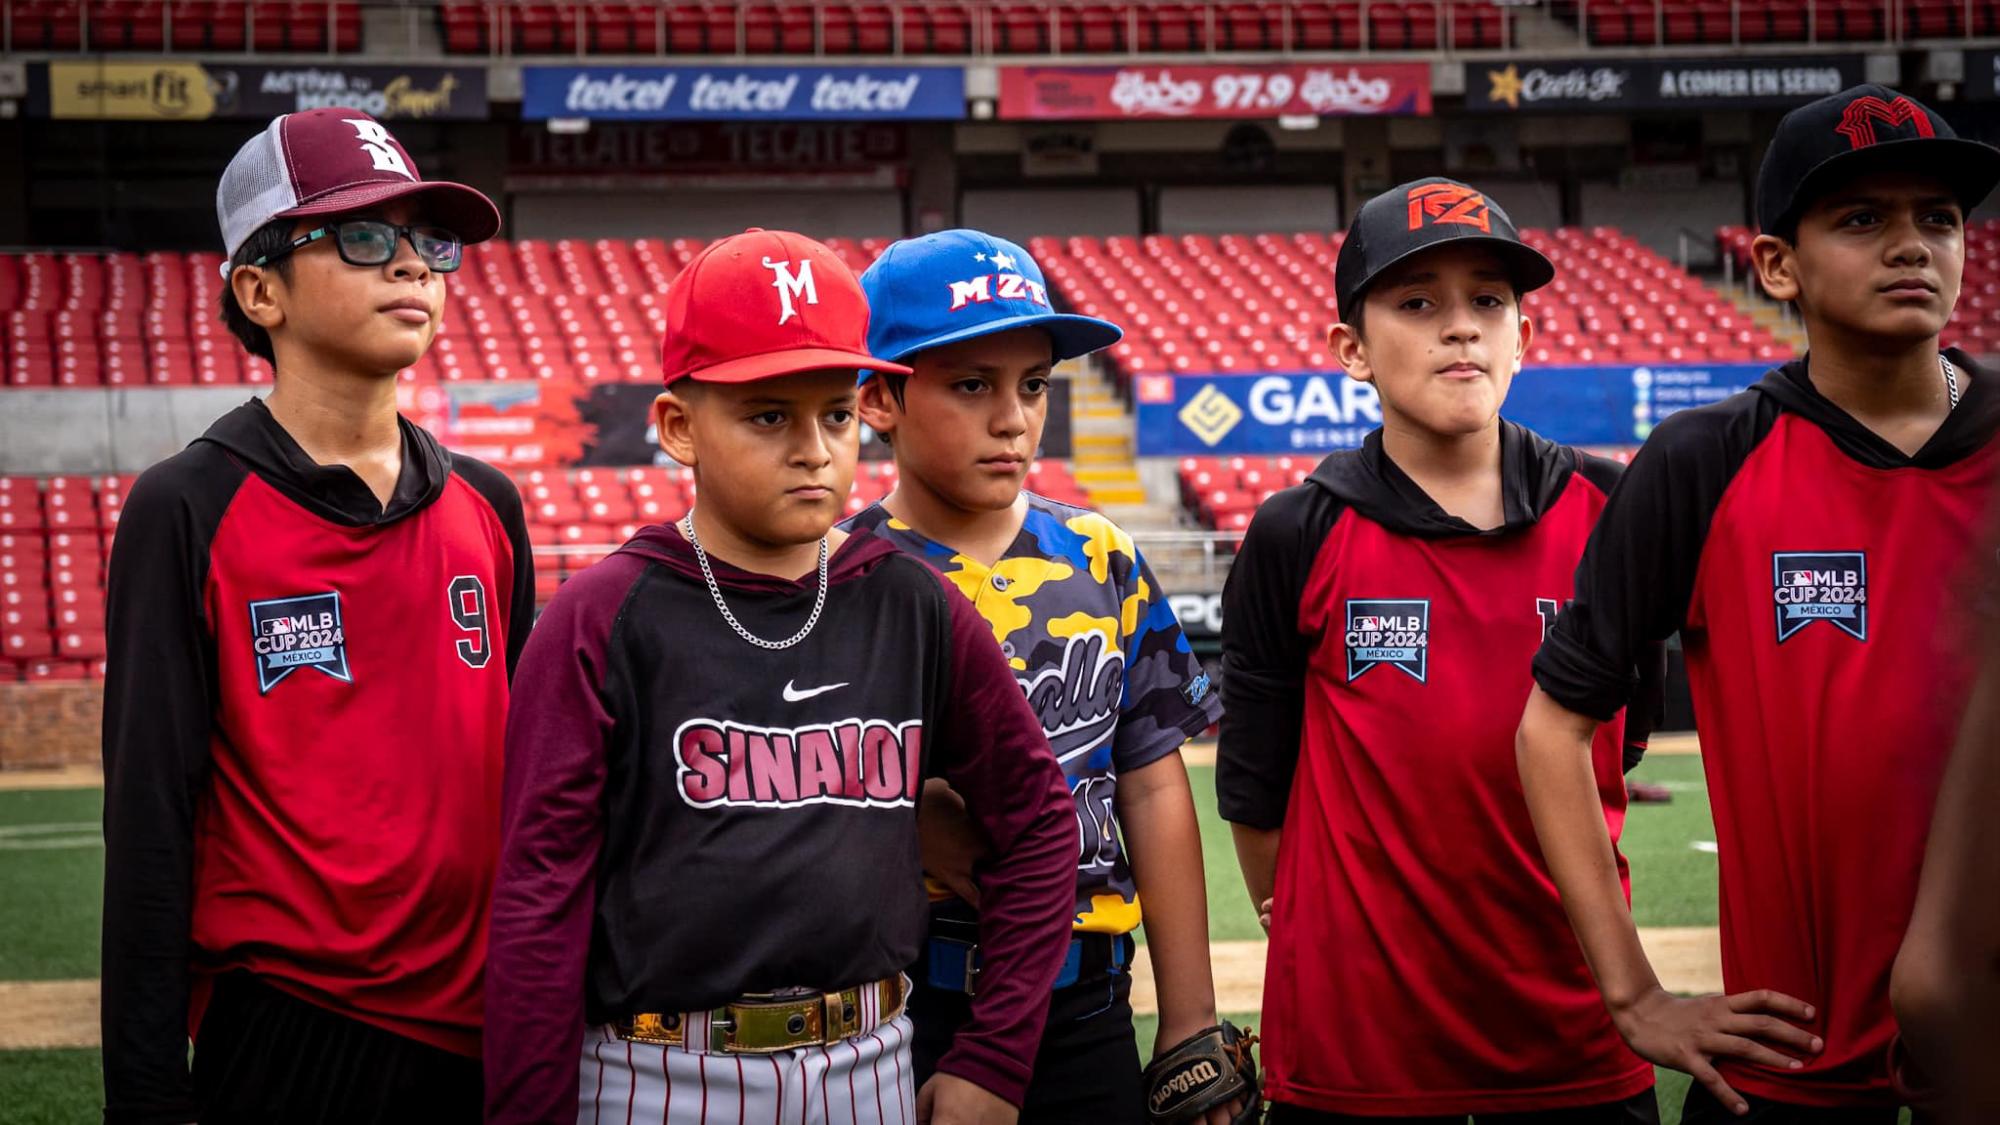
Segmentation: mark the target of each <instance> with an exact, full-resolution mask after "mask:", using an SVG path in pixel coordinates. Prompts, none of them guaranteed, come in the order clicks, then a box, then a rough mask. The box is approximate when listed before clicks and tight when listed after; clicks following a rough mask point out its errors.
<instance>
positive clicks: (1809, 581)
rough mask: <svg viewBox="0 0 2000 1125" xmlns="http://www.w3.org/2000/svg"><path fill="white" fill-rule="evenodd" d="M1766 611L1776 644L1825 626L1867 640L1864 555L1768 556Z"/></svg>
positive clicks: (1806, 553) (1784, 553) (1808, 553)
mask: <svg viewBox="0 0 2000 1125" xmlns="http://www.w3.org/2000/svg"><path fill="white" fill-rule="evenodd" d="M1771 606H1772V611H1773V613H1774V614H1775V616H1776V620H1777V629H1778V643H1779V644H1784V643H1785V642H1786V641H1788V640H1791V639H1792V638H1793V637H1795V636H1797V635H1798V634H1799V632H1800V630H1802V629H1805V628H1807V627H1808V626H1811V625H1813V624H1816V623H1819V622H1824V623H1826V624H1828V625H1831V626H1832V627H1833V628H1835V629H1838V630H1840V631H1841V632H1843V633H1845V634H1847V635H1848V636H1850V637H1853V638H1854V639H1855V640H1857V641H1866V640H1867V639H1868V553H1867V552H1866V551H1778V552H1774V553H1773V554H1772V555H1771Z"/></svg>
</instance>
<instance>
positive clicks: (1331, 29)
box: [0, 0, 2000, 57]
mask: <svg viewBox="0 0 2000 1125" xmlns="http://www.w3.org/2000/svg"><path fill="white" fill-rule="evenodd" d="M368 6H369V7H379V8H391V9H395V10H400V11H402V12H405V13H406V14H407V15H408V16H409V18H408V19H407V20H405V21H404V25H405V27H406V29H407V30H405V31H403V32H401V33H400V34H401V37H403V38H404V39H405V40H406V41H404V42H400V43H395V42H372V43H368V44H367V46H368V48H369V49H370V51H371V52H372V53H382V52H390V53H394V54H397V55H406V56H415V55H422V54H426V53H438V52H441V53H442V54H445V55H454V56H470V55H486V56H543V55H566V56H654V57H658V56H696V57H714V56H719V55H733V56H756V57H764V56H779V57H787V56H874V57H936V56H945V57H953V56H972V57H983V56H1024V55H1026V56H1064V55H1125V56H1145V55H1196V56H1199V55H1216V54H1221V55H1241V54H1292V53H1312V52H1342V53H1347V52H1361V53H1373V52H1422V53H1440V52H1442V53H1451V52H1456V51H1484V50H1502V49H1506V48H1509V47H1513V46H1517V45H1520V44H1522V43H1524V42H1527V41H1528V39H1529V37H1527V36H1524V35H1523V34H1521V32H1522V30H1523V29H1524V28H1528V27H1530V26H1532V29H1533V30H1532V41H1533V43H1534V45H1535V46H1536V47H1537V48H1538V49H1546V48H1548V47H1550V46H1555V47H1561V46H1563V45H1564V44H1563V39H1564V31H1565V29H1567V30H1568V32H1569V33H1570V34H1572V35H1574V37H1575V38H1574V42H1575V45H1576V46H1578V47H1585V48H1588V47H1606V48H1614V49H1615V48H1629V47H1647V46H1661V45H1668V46H1674V45H1679V46H1688V47H1695V48H1727V47H1760V46H1766V45H1771V44H1785V45H1808V46H1810V45H1817V44H1827V45H1839V44H1848V45H1852V44H1867V43H1883V44H1890V43H1900V42H1908V41H1913V40H1927V39H1931V40H1940V39H1941V40H1957V39H1964V38H1978V37H2000V0H1549V2H1548V3H1546V4H1533V5H1530V4H1521V3H1511V2H1506V0H1000V2H970V0H966V2H950V0H931V2H914V3H891V2H881V0H845V2H837V0H733V2H732V0H723V2H718V3H683V2H662V0H442V2H432V0H415V2H408V0H406V2H401V3H394V4H388V3H379V2H377V0H368ZM362 13H363V3H362V0H0V52H8V53H11V52H46V53H58V54H59V53H67V52H75V53H92V52H136V53H150V54H159V53H174V52H180V53H204V54H233V53H257V54H263V53H277V54H286V53H290V54H333V55H339V54H348V53H355V52H358V51H360V50H361V49H362V47H363V28H362V24H363V18H362ZM432 20H435V27H436V36H435V38H433V37H431V36H429V35H428V34H426V31H427V30H428V27H429V25H430V21H432ZM420 25H422V26H420ZM384 26H385V24H377V25H376V30H377V33H378V35H380V34H384V33H383V32H382V28H383V27H384ZM386 26H394V21H386Z"/></svg>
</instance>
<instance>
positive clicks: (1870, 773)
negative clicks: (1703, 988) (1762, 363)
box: [1535, 352, 2000, 1106]
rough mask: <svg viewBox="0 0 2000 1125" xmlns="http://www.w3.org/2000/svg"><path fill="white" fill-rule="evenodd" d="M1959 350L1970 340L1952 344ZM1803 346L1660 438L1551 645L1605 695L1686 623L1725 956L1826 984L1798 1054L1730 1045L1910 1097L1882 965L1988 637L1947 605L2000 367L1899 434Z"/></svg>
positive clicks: (1785, 1078)
mask: <svg viewBox="0 0 2000 1125" xmlns="http://www.w3.org/2000/svg"><path fill="white" fill-rule="evenodd" d="M1950 354H1951V358H1952V359H1953V361H1954V362H1956V363H1957V364H1959V366H1960V367H1961V368H1962V369H1970V368H1971V366H1972V365H1971V362H1970V361H1969V360H1968V359H1967V358H1966V357H1965V356H1964V355H1962V354H1961V353H1957V352H1953V353H1950ZM1806 372H1807V367H1806V362H1805V361H1804V360H1800V361H1798V362H1795V363H1791V364H1788V365H1786V366H1785V367H1783V368H1781V369H1779V370H1776V371H1773V372H1771V373H1770V374H1769V375H1766V376H1765V377H1764V379H1763V380H1762V381H1760V382H1759V383H1758V384H1757V385H1756V386H1754V387H1752V388H1751V389H1749V390H1748V391H1745V392H1743V393H1742V394H1739V395H1736V396H1734V397H1732V398H1730V399H1728V400H1726V401H1723V402H1720V403H1717V404H1715V405H1713V406H1708V407H1702V408H1700V409H1696V410H1689V411H1683V412H1681V413H1679V414H1675V415H1674V416H1672V417H1671V418H1669V419H1667V420H1666V421H1665V422H1663V423H1661V425H1660V428H1659V429H1658V430H1657V431H1655V432H1654V434H1653V435H1652V437H1651V438H1650V439H1648V441H1647V442H1646V445H1645V448H1643V449H1642V450H1641V451H1640V453H1639V456H1638V457H1637V459H1635V460H1634V461H1633V463H1632V467H1631V468H1630V469H1629V470H1628V471H1627V472H1626V474H1625V478H1624V482H1623V483H1622V484H1621V485H1620V486H1619V489H1618V491H1617V493H1616V494H1615V495H1613V497H1612V501H1611V505H1610V506H1609V507H1608V508H1607V509H1606V510H1605V513H1604V517H1603V519H1602V521H1601V522H1600V524H1599V527H1598V533H1597V537H1596V538H1595V539H1593V540H1592V542H1591V546H1590V550H1589V552H1588V553H1586V555H1585V556H1584V560H1583V564H1582V566H1581V567H1580V568H1579V570H1578V577H1577V590H1576V601H1575V604H1574V605H1573V606H1572V607H1571V608H1570V609H1568V610H1567V611H1565V612H1564V613H1563V615H1562V617H1561V619H1560V620H1559V621H1558V622H1557V624H1556V627H1555V628H1554V629H1553V630H1551V632H1550V634H1549V638H1548V641H1547V643H1546V644H1545V645H1544V647H1543V649H1542V651H1541V653H1540V654H1539V655H1538V656H1537V657H1536V659H1535V678H1536V680H1537V681H1538V682H1539V683H1540V684H1541V686H1542V688H1543V690H1545V691H1546V692H1548V694H1549V695H1550V696H1551V697H1552V698H1554V699H1555V700H1556V702H1558V703H1561V704H1562V705H1563V706H1565V707H1567V708H1569V709H1570V710H1572V711H1576V712H1578V713H1580V714H1585V715H1591V716H1596V717H1600V718H1601V717H1605V716H1608V715H1610V714H1611V713H1612V712H1613V711H1615V710H1616V708H1617V707H1618V706H1619V705H1620V704H1621V703H1623V701H1624V698H1625V681H1624V679H1623V677H1622V675H1621V674H1620V669H1621V668H1622V667H1623V665H1624V663H1625V662H1626V660H1627V659H1628V656H1629V653H1630V652H1631V650H1632V648H1633V646H1634V645H1637V644H1642V643H1646V642H1649V641H1652V640H1656V639H1658V638H1662V637H1665V636H1667V635H1668V634H1670V633H1672V632H1674V631H1675V630H1676V629H1678V630H1680V632H1681V638H1682V644H1683V646H1684V647H1685V649H1686V653H1687V666H1688V680H1689V686H1690V688H1691V690H1692V692H1693V695H1694V710H1695V715H1696V725H1697V726H1698V728H1699V730H1700V733H1701V746H1702V763H1703V767H1704V769H1705V770H1706V771H1707V774H1708V785H1709V797H1710V801H1711V803H1712V806H1713V808H1714V812H1715V832H1716V843H1717V846H1718V849H1719V856H1718V860H1719V868H1720V870H1719V874H1720V883H1721V922H1722V927H1721V928H1722V977H1723V984H1724V986H1725V987H1726V988H1727V989H1728V990H1729V991H1730V992H1738V991H1742V990H1745V989H1753V988H1771V989H1776V990H1778V991H1780V992H1784V993H1788V994H1790V995H1792V996H1796V997H1798V998H1799V999H1801V1000H1803V1001H1805V1002H1806V1003H1808V1004H1811V1005H1813V1006H1814V1009H1815V1014H1814V1018H1813V1019H1811V1020H1808V1021H1805V1024H1804V1026H1806V1027H1807V1028H1808V1029H1809V1030H1811V1031H1812V1032H1813V1033H1815V1034H1817V1035H1819V1036H1821V1037H1822V1038H1824V1039H1825V1041H1826V1049H1825V1050H1824V1051H1822V1052H1821V1053H1820V1054H1819V1055H1817V1056H1808V1057H1806V1058H1805V1059H1804V1060H1803V1061H1804V1062H1805V1064H1806V1065H1805V1067H1804V1068H1803V1069H1802V1070H1797V1071H1777V1070H1771V1069H1767V1068H1764V1067H1759V1066H1754V1065H1749V1064H1745V1063H1737V1062H1724V1063H1722V1064H1720V1069H1721V1070H1722V1073H1723V1075H1724V1076H1725V1077H1726V1078H1727V1079H1728V1080H1729V1082H1730V1083H1731V1084H1732V1085H1733V1086H1735V1087H1736V1089H1738V1090H1740V1091H1742V1092H1744V1093H1746V1094H1752V1095H1755V1096H1758V1097H1764V1098H1769V1099H1772V1100H1776V1101H1781V1102H1787V1103H1792V1104H1799V1105H1819V1106H1834V1105H1893V1104H1894V1103H1895V1101H1896V1096H1895V1094H1894V1092H1893V1091H1892V1089H1891V1087H1890V1082H1889V1042H1890V1039H1891V1037H1892V1036H1893V1034H1894V1031H1895V1024H1894V1019H1893V1017H1892V1015H1891V1013H1890V1011H1889V970H1890V967H1891V965H1892V964H1893V963H1894V961H1895V957H1896V951H1897V949H1898V948H1899V947H1900V945H1901V943H1902V939H1903V931H1904V929H1905V928H1906V927H1907V925H1908V923H1909V919H1910V910H1911V907H1912V904H1913V903H1914V901H1915V897H1916V888H1917V874H1918V871H1919V869H1920V868H1921V866H1922V863H1923V852H1924V840H1925V836H1926V834H1927V831H1928V827H1929V825H1930V819H1931V809H1932V805H1933V804H1934V803H1935V801H1936V798H1937V786H1938V779H1939V777H1940V776H1941V774H1942V771H1943V768H1944V762H1945V756H1946V752H1947V750H1948V749H1949V747H1950V744H1951V740H1952V737H1953V734H1954V732H1955V730H1956V728H1957V725H1958V720H1959V716H1960V713H1961V711H1962V710H1963V707H1964V703H1965V698H1966V692H1967V690H1968V688H1969V675H1970V669H1971V667H1972V662H1971V661H1969V660H1967V659H1964V658H1962V656H1961V653H1962V652H1963V647H1962V646H1961V644H1960V643H1959V641H1960V640H1961V638H1959V637H1958V636H1957V635H1956V634H1957V632H1958V630H1957V629H1956V628H1954V627H1953V624H1952V623H1953V619H1954V618H1955V617H1959V616H1961V613H1960V612H1959V607H1961V606H1963V605H1965V604H1967V602H1968V601H1969V600H1970V597H1971V596H1972V594H1973V593H1974V591H1972V590H1971V589H1970V588H1969V585H1968V582H1967V579H1968V577H1969V576H1968V575H1967V574H1966V567H1967V566H1968V565H1969V564H1970V563H1971V561H1972V558H1973V555H1974V545H1975V540H1976V538H1977V528H1978V527H1980V526H1981V519H1982V517H1983V515H1984V513H1985V512H1986V510H1987V504H1988V500H1989V498H1990V494H1991V485H1992V479H1993V474H1994V469H1995V459H1996V456H2000V453H1996V448H1995V446H1994V444H1993V441H1992V438H1993V435H1994V433H1995V430H1996V427H2000V387H1995V386H1993V385H1992V383H1993V381H1994V378H1995V377H1994V376H1992V375H1989V374H1984V373H1975V377H1974V378H1973V380H1972V381H1971V384H1970V386H1969V387H1968V388H1967V393H1966V396H1965V399H1964V401H1963V402H1961V403H1960V404H1959V406H1958V407H1957V408H1956V409H1955V410H1953V411H1952V413H1951V415H1950V416H1949V417H1947V418H1946V420H1945V422H1944V424H1943V426H1942V427H1940V428H1939V430H1938V431H1937V433H1936V434H1934V435H1933V436H1932V437H1931V439H1930V441H1929V442H1928V443H1927V444H1926V445H1925V446H1924V448H1923V449H1921V450H1919V451H1918V452H1917V454H1916V455H1915V456H1914V457H1912V456H1906V455H1905V454H1903V453H1902V452H1901V451H1900V450H1898V449H1896V448H1895V447H1893V446H1891V445H1889V444H1888V443H1887V442H1885V441H1883V440H1882V439H1881V438H1880V437H1878V436H1877V435H1875V434H1874V433H1873V432H1871V431H1870V430H1868V429H1867V428H1866V427H1864V426H1863V425H1861V424H1860V423H1859V422H1857V421H1855V420H1854V418H1853V417H1851V416H1849V415H1848V414H1847V413H1846V412H1845V411H1843V410H1841V409H1840V408H1839V407H1838V406H1835V405H1834V404H1833V403H1832V402H1830V401H1828V400H1827V399H1826V398H1825V397H1823V396H1822V395H1821V394H1820V393H1819V392H1818V391H1817V390H1816V389H1815V388H1814V387H1813V385H1812V382H1811V380H1810V379H1809V378H1807V374H1806Z"/></svg>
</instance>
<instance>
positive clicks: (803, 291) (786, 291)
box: [764, 258, 819, 324]
mask: <svg viewBox="0 0 2000 1125" xmlns="http://www.w3.org/2000/svg"><path fill="white" fill-rule="evenodd" d="M791 266H792V263H791V262H790V261H783V262H774V261H772V260H771V259H769V258H766V259H764V268H765V269H767V270H770V271H771V273H772V274H773V275H775V276H776V278H777V280H776V281H773V282H771V288H773V289H776V290H777V291H778V299H779V300H781V301H783V302H784V305H785V308H784V312H782V313H780V314H779V316H778V323H779V324H783V323H785V322H786V321H788V320H790V319H792V317H794V316H796V315H798V312H797V310H796V309H794V308H792V298H793V297H795V296H802V297H804V298H805V299H806V304H808V305H817V304H819V289H818V287H817V286H815V285H814V284H813V264H812V262H811V261H810V260H808V261H803V262H800V263H799V272H798V273H797V274H796V275H794V274H793V273H792V269H791Z"/></svg>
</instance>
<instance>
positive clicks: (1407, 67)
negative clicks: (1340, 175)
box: [1000, 62, 1431, 121]
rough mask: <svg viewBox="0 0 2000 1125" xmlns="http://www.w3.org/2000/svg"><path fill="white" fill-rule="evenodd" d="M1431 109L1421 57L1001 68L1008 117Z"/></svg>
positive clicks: (1418, 112) (1415, 112)
mask: <svg viewBox="0 0 2000 1125" xmlns="http://www.w3.org/2000/svg"><path fill="white" fill-rule="evenodd" d="M1430 112H1431V67H1430V64H1429V63H1344V62H1343V63H1292V64H1277V65H1270V66H1259V65H1245V66H1218V65H1200V66H1176V65H1166V66H1009V67H1002V68H1001V70H1000V116H1001V117H1003V118H1011V119H1016V120H1034V121H1049V120H1058V119H1079V118H1088V119H1096V120H1105V119H1118V118H1197V117H1229V118H1236V119H1243V118H1274V117H1289V116H1293V115H1300V116H1304V115H1311V116H1316V117H1351V116H1362V115H1368V116H1395V115H1400V116H1424V115H1428V114H1429V113H1430Z"/></svg>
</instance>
